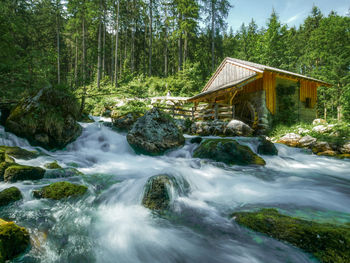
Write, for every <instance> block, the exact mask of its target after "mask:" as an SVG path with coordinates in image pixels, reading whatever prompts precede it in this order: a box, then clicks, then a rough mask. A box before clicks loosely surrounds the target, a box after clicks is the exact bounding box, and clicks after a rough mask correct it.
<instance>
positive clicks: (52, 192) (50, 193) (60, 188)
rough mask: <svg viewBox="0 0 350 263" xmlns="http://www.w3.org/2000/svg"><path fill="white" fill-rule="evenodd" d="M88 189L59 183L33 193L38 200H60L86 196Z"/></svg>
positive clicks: (67, 183)
mask: <svg viewBox="0 0 350 263" xmlns="http://www.w3.org/2000/svg"><path fill="white" fill-rule="evenodd" d="M86 191H87V187H86V186H84V185H76V184H72V183H69V182H57V183H53V184H50V185H48V186H45V187H43V188H41V189H40V190H35V191H33V194H34V196H35V197H36V198H49V199H54V200H60V199H63V198H67V197H70V196H74V197H76V196H81V195H83V194H85V192H86Z"/></svg>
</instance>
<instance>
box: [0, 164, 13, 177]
mask: <svg viewBox="0 0 350 263" xmlns="http://www.w3.org/2000/svg"><path fill="white" fill-rule="evenodd" d="M11 165H13V163H9V162H2V163H0V181H3V180H4V173H5V170H6V169H7V168H8V167H10V166H11Z"/></svg>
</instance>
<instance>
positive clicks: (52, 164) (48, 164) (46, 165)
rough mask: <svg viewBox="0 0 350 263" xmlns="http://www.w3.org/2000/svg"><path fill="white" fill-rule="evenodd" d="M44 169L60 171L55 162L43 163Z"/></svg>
mask: <svg viewBox="0 0 350 263" xmlns="http://www.w3.org/2000/svg"><path fill="white" fill-rule="evenodd" d="M44 167H45V168H46V169H60V168H62V167H61V166H60V165H59V164H58V163H57V162H56V161H55V162H52V163H45V164H44Z"/></svg>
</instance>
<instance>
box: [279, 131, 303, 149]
mask: <svg viewBox="0 0 350 263" xmlns="http://www.w3.org/2000/svg"><path fill="white" fill-rule="evenodd" d="M300 139H301V136H300V135H299V134H296V133H287V134H286V135H284V136H283V137H282V138H280V139H279V140H278V141H277V143H282V144H285V145H288V146H291V147H296V146H297V145H298V144H299V141H300Z"/></svg>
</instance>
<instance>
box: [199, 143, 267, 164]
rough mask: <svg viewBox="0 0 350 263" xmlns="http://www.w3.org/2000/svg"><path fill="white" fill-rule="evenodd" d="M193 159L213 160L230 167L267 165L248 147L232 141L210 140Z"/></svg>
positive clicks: (203, 144)
mask: <svg viewBox="0 0 350 263" xmlns="http://www.w3.org/2000/svg"><path fill="white" fill-rule="evenodd" d="M193 157H195V158H202V159H211V160H214V161H216V162H223V163H226V164H229V165H249V164H255V165H265V161H264V159H262V158H261V157H260V156H258V155H256V154H255V153H254V152H253V151H252V150H251V149H250V148H249V147H248V146H244V145H240V144H239V143H238V142H237V141H235V140H232V139H208V140H205V141H204V142H202V143H201V144H200V145H199V146H198V148H196V149H195V150H194V152H193Z"/></svg>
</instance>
